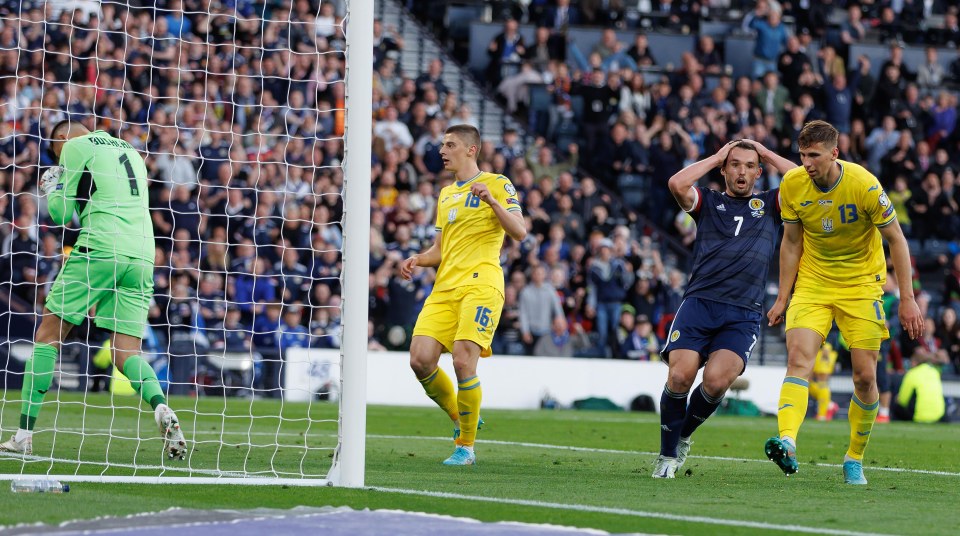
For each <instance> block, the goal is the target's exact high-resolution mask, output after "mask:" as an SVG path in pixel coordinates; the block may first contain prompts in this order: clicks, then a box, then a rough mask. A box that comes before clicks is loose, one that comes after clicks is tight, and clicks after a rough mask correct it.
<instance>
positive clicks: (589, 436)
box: [0, 393, 960, 535]
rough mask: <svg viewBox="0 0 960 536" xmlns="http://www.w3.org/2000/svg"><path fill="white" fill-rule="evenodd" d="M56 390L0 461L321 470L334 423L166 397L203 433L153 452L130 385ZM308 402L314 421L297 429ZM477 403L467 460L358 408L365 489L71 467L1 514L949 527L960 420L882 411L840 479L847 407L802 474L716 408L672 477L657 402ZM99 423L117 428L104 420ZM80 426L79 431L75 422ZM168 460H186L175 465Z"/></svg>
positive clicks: (270, 406) (660, 528)
mask: <svg viewBox="0 0 960 536" xmlns="http://www.w3.org/2000/svg"><path fill="white" fill-rule="evenodd" d="M16 398H18V393H7V394H6V399H5V402H4V403H3V405H2V420H0V426H2V428H3V433H4V438H6V437H7V434H9V433H11V432H12V431H13V430H15V429H16V426H17V422H18V413H19V405H18V404H16V403H13V402H11V401H10V400H11V399H16ZM53 398H55V397H53V396H51V397H50V399H53ZM60 400H61V404H60V405H59V408H57V406H54V405H48V406H45V409H44V411H43V413H41V417H40V423H39V424H38V428H40V429H42V430H41V431H40V432H38V435H37V436H36V439H35V443H34V450H35V454H38V455H49V454H50V453H51V452H52V453H53V456H52V457H53V458H54V460H55V461H50V460H47V461H43V462H30V463H28V464H26V465H24V464H23V462H22V461H21V460H20V459H12V458H8V457H0V473H20V472H21V471H23V472H31V473H34V472H39V473H44V472H46V471H47V470H48V469H50V468H52V469H53V470H54V471H59V472H66V473H69V474H73V473H82V474H108V475H121V474H131V473H133V472H134V469H133V468H132V467H133V466H134V465H136V466H137V467H138V468H137V469H136V472H137V474H142V475H155V474H157V473H158V472H160V471H162V470H163V467H164V466H166V467H167V468H185V467H190V468H192V469H193V470H194V471H195V474H198V475H200V476H205V475H207V474H209V473H208V472H209V471H211V470H213V469H214V468H216V467H220V468H221V469H222V470H227V471H237V470H243V469H244V468H245V469H246V470H247V471H248V472H251V473H257V474H260V475H264V476H266V475H267V474H277V475H279V476H293V475H296V474H299V473H300V472H301V471H302V472H305V473H309V474H319V475H322V474H324V473H325V472H326V470H327V467H328V465H329V463H330V454H331V452H332V451H331V450H330V449H331V448H332V447H333V446H334V442H335V437H334V434H335V431H336V429H335V424H334V423H333V422H322V421H324V420H328V419H332V418H334V417H335V415H336V411H337V408H336V406H335V405H333V404H327V403H316V404H314V405H312V406H310V407H308V406H307V405H305V404H289V403H287V404H281V403H280V402H279V401H256V402H255V403H253V404H251V403H250V402H249V401H246V400H236V399H234V400H229V401H227V402H226V403H224V401H223V400H221V399H217V398H205V399H201V400H200V401H199V402H198V401H196V400H192V399H186V398H184V399H174V400H173V401H172V406H174V407H175V408H176V409H178V412H179V414H180V418H181V421H182V424H183V428H184V430H185V431H186V432H187V436H188V439H189V440H191V441H198V443H197V444H195V445H192V446H193V447H194V448H193V449H192V451H191V453H190V459H189V460H188V461H183V462H179V461H167V460H162V458H161V456H160V441H159V439H158V438H157V435H158V434H157V432H156V430H155V425H154V424H153V418H152V413H147V412H143V413H141V412H139V411H137V409H136V408H137V407H138V406H137V404H136V400H135V399H133V398H122V399H118V404H117V406H116V407H115V406H114V405H113V404H111V401H110V398H109V397H108V396H105V395H87V397H86V406H84V405H83V404H81V402H82V401H83V397H82V396H80V395H76V394H69V395H68V394H61V395H60ZM85 407H86V410H85V411H84V408H85ZM184 408H186V409H188V410H193V409H197V410H199V412H197V413H192V412H191V411H183V409H184ZM281 408H282V411H281ZM308 413H309V416H310V418H311V419H313V420H314V422H313V424H312V425H310V429H309V431H308V424H309V420H308V419H307V416H308ZM224 414H226V415H230V417H226V418H225V417H223V415H224ZM278 415H280V416H281V417H282V418H278V417H277V416H278ZM483 415H484V420H485V421H486V422H487V424H486V426H485V427H484V429H483V430H482V431H481V432H480V441H479V442H478V444H477V454H478V462H479V464H478V465H477V466H475V467H465V468H451V467H443V466H441V465H440V461H441V460H443V459H444V458H445V457H446V456H448V455H449V454H450V452H452V443H451V442H450V441H449V433H450V426H449V424H448V422H447V420H446V417H445V416H444V415H443V414H442V413H441V412H440V410H439V409H436V408H405V407H383V406H374V407H370V408H369V411H368V423H367V432H368V437H367V458H366V461H367V470H366V484H367V485H368V486H371V487H374V488H375V489H366V490H347V489H337V488H303V487H281V486H226V485H215V486H205V485H203V486H201V485H141V484H99V483H98V484H93V483H77V484H75V485H74V486H73V491H72V492H71V493H69V494H67V495H59V496H58V495H29V494H28V495H17V494H13V493H11V492H10V491H9V488H8V487H7V486H8V484H7V483H6V482H4V483H0V496H2V497H3V500H2V501H0V504H2V505H3V507H2V508H0V526H2V525H7V526H9V525H12V524H16V523H34V522H45V523H59V522H62V521H65V520H71V519H89V518H93V517H97V516H103V515H127V514H131V513H136V512H144V511H160V510H163V509H166V508H169V507H174V506H178V507H185V508H203V509H212V508H230V509H242V508H256V507H273V508H290V507H293V506H297V505H310V506H322V505H347V506H351V507H354V508H390V509H404V510H412V511H424V512H435V513H441V514H449V515H458V516H465V517H472V518H476V519H480V520H485V521H498V520H513V521H524V522H533V523H553V524H561V525H569V526H576V527H584V528H586V527H590V528H597V529H603V530H608V531H611V532H647V533H650V532H652V533H670V534H769V533H772V532H781V533H794V532H797V533H799V531H803V532H821V533H835V534H840V533H842V531H849V532H850V533H880V534H916V535H931V534H944V535H946V534H956V531H957V527H958V526H960V509H958V508H957V500H958V498H960V495H958V493H957V491H956V490H957V489H958V486H960V458H958V457H957V456H956V454H955V453H956V452H957V449H958V446H960V441H958V440H960V429H958V428H957V427H955V426H949V425H928V426H924V425H917V424H912V423H893V424H886V425H877V426H876V427H875V428H874V433H873V437H872V439H871V442H870V446H869V448H868V450H867V458H866V463H865V473H866V476H867V478H868V479H869V481H870V484H869V485H868V486H866V487H853V486H847V485H845V484H844V483H843V478H842V475H841V471H840V468H839V466H838V465H839V463H841V461H842V457H843V454H844V451H845V448H846V444H847V435H848V433H849V428H848V426H847V423H846V421H845V420H840V421H835V422H832V423H819V422H815V421H812V420H808V421H807V422H806V423H805V424H804V427H803V429H802V430H801V433H800V445H799V446H800V448H799V457H800V472H799V473H798V474H796V475H794V476H792V477H790V478H786V477H784V476H783V475H782V473H780V471H779V470H778V469H777V468H776V467H775V466H774V465H773V464H772V463H770V462H768V461H766V459H765V458H764V456H763V452H762V450H763V443H764V441H765V440H766V439H767V438H768V437H770V436H771V435H773V434H774V433H775V432H776V421H775V420H774V419H773V418H769V417H766V418H748V417H724V416H718V417H714V418H712V419H710V421H708V422H707V423H706V424H705V425H704V426H703V427H701V429H700V430H699V431H698V432H697V434H696V435H695V436H694V441H695V443H694V446H693V450H692V452H691V458H689V459H688V461H687V465H686V466H685V467H684V469H683V471H682V472H683V475H681V476H680V477H679V478H677V479H676V480H672V481H666V480H655V479H652V478H650V472H651V470H652V461H653V459H654V457H655V455H654V454H653V453H654V452H655V451H656V450H657V449H658V445H659V420H658V418H657V416H656V415H653V414H635V413H611V412H574V411H497V410H485V411H484V414H483ZM251 416H253V418H251ZM316 421H321V422H316ZM54 422H55V425H56V427H57V428H58V430H61V431H60V432H59V433H58V434H57V435H56V438H55V440H54V435H53V434H52V433H51V431H50V428H51V427H52V426H54ZM111 422H113V430H114V434H113V437H111V435H110V434H109V433H107V432H108V430H109V429H110V423H111ZM81 428H83V429H86V430H88V431H89V432H90V433H89V434H88V435H81V434H80V433H79V431H80V429H81ZM43 429H45V431H44V430H43ZM118 436H122V437H118ZM221 438H222V439H223V441H222V442H221V441H220V440H221ZM277 445H279V446H277ZM80 462H82V463H80ZM104 462H109V463H110V466H109V469H107V465H105V463H104ZM888 469H896V470H888ZM165 474H168V475H172V476H182V475H184V473H183V472H180V471H175V470H168V471H167V472H166V473H165ZM402 490H407V491H412V492H416V494H408V493H402V492H401V491H402ZM422 492H436V493H444V494H455V495H458V496H464V497H463V498H458V497H454V496H448V497H438V496H429V495H426V494H423V493H422ZM468 497H469V498H468ZM471 498H484V500H478V499H471ZM791 527H792V529H791Z"/></svg>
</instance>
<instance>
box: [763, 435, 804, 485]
mask: <svg viewBox="0 0 960 536" xmlns="http://www.w3.org/2000/svg"><path fill="white" fill-rule="evenodd" d="M763 451H764V452H765V453H766V454H767V458H770V460H771V461H773V463H775V464H777V467H779V468H780V470H781V471H783V474H785V475H787V476H790V475H792V474H794V473H796V472H797V471H799V470H800V466H799V464H797V447H796V446H794V445H792V444H790V442H788V441H781V440H780V438H779V437H771V438H770V439H768V440H767V443H766V444H765V445H764V446H763Z"/></svg>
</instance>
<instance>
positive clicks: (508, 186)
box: [503, 182, 517, 195]
mask: <svg viewBox="0 0 960 536" xmlns="http://www.w3.org/2000/svg"><path fill="white" fill-rule="evenodd" d="M503 189H504V190H506V191H507V193H508V194H510V195H517V189H516V188H514V187H513V185H512V184H510V183H509V182H508V183H506V184H504V185H503Z"/></svg>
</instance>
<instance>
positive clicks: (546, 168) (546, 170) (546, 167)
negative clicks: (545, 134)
mask: <svg viewBox="0 0 960 536" xmlns="http://www.w3.org/2000/svg"><path fill="white" fill-rule="evenodd" d="M567 152H568V153H569V155H570V156H569V157H568V158H567V160H565V161H563V162H557V161H555V159H554V153H553V150H552V149H551V148H550V147H548V146H547V142H546V140H545V139H544V138H542V137H540V138H537V139H536V141H534V144H533V145H531V146H530V148H529V149H527V155H526V160H527V166H528V167H529V168H530V171H531V172H533V175H534V177H536V178H538V179H539V178H541V177H550V178H555V177H557V176H558V175H560V174H561V173H563V172H564V171H569V170H572V169H575V168H576V167H577V162H579V158H580V150H579V147H578V146H577V145H576V144H570V145H569V146H568V147H567Z"/></svg>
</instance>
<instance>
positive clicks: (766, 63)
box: [744, 1, 789, 78]
mask: <svg viewBox="0 0 960 536" xmlns="http://www.w3.org/2000/svg"><path fill="white" fill-rule="evenodd" d="M751 15H752V16H750V15H748V18H747V20H746V21H744V22H745V24H746V26H747V27H748V28H750V29H752V30H754V31H755V32H756V34H757V38H756V42H755V44H754V47H753V68H752V69H753V77H754V78H762V77H763V75H764V74H766V73H767V72H769V71H776V70H777V60H778V59H779V57H780V52H782V51H783V49H784V47H785V46H786V44H787V37H788V35H789V34H788V32H787V28H786V26H785V25H784V24H783V23H782V22H781V16H782V11H781V8H780V6H779V4H771V3H769V2H766V1H761V2H759V3H757V7H756V9H755V10H754V11H753V12H752V14H751Z"/></svg>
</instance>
